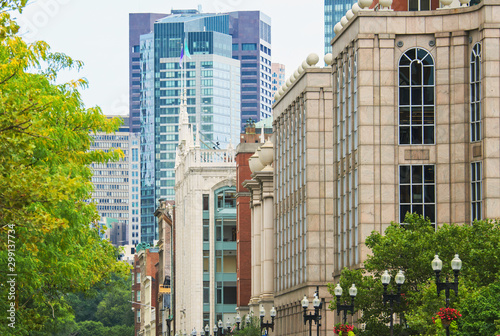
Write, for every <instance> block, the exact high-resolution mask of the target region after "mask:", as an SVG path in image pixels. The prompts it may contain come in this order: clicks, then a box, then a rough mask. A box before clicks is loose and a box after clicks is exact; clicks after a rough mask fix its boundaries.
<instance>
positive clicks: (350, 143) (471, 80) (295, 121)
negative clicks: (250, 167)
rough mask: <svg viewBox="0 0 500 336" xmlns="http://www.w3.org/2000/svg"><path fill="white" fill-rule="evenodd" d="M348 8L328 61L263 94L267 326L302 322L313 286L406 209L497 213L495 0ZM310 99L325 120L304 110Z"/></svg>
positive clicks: (499, 104) (463, 216)
mask: <svg viewBox="0 0 500 336" xmlns="http://www.w3.org/2000/svg"><path fill="white" fill-rule="evenodd" d="M354 14H355V15H354V16H353V17H352V18H351V19H350V20H348V21H347V22H343V23H342V25H341V27H340V28H341V29H340V30H339V31H338V33H337V35H336V37H335V38H334V39H333V40H332V56H328V57H325V61H326V63H327V64H331V65H332V67H331V68H330V69H328V70H325V69H314V68H313V69H306V70H305V71H302V72H303V73H302V74H299V76H297V78H295V76H293V77H292V78H291V79H290V80H289V81H288V82H287V84H286V85H285V87H284V88H283V89H282V90H281V91H279V93H278V96H277V99H276V104H275V105H274V118H275V127H274V128H275V133H276V143H275V162H274V177H275V179H276V180H275V188H276V189H275V201H274V204H275V211H276V212H275V219H274V224H275V244H276V246H275V247H276V253H275V288H274V290H275V292H274V304H275V306H276V307H277V310H278V314H277V327H276V329H277V331H276V333H275V334H277V335H299V334H301V333H303V330H302V329H300V328H301V326H302V325H303V322H302V315H301V312H302V311H301V308H300V303H299V301H300V299H301V298H302V296H303V295H304V294H305V295H307V296H308V297H309V300H311V297H312V291H313V287H312V286H311V285H313V284H314V282H315V281H318V282H323V283H326V282H338V278H339V276H340V271H341V270H342V268H344V267H350V268H356V267H362V263H363V261H364V260H365V259H366V255H367V254H368V253H369V250H368V249H367V248H366V246H365V244H364V242H365V239H366V237H367V236H368V235H370V233H371V232H372V231H378V232H384V230H385V229H386V228H387V226H388V225H389V224H390V222H391V221H399V222H401V221H403V219H404V216H405V214H406V213H407V212H416V213H419V214H422V215H425V216H426V217H428V218H429V219H430V220H431V222H432V223H434V224H435V225H436V226H439V225H442V224H443V223H450V222H454V223H471V222H473V221H474V220H475V219H482V218H498V217H500V191H499V190H500V188H499V187H500V126H499V125H500V116H499V111H500V99H499V98H500V70H499V69H500V56H499V55H500V2H499V1H492V0H485V1H483V2H481V3H480V4H478V5H474V6H470V7H468V6H467V7H461V8H443V9H440V10H434V11H420V12H418V11H417V12H408V11H384V10H379V11H373V10H360V11H357V12H356V13H354ZM303 69H304V66H302V70H303ZM299 70H300V69H299ZM324 71H326V73H325V72H324ZM299 72H300V71H299ZM322 76H327V77H328V79H327V80H325V79H322ZM322 82H324V83H322ZM328 83H332V87H331V88H332V92H331V93H329V92H328V87H329V86H328ZM320 87H323V89H320ZM321 92H323V94H321ZM314 95H316V98H313V97H314ZM321 109H324V111H325V113H324V117H325V118H326V117H327V116H330V117H331V119H328V118H326V119H325V120H324V121H322V122H318V121H316V120H315V119H310V118H311V117H310V116H309V114H311V113H314V112H317V113H318V115H322V114H321ZM305 114H307V117H305V118H304V115H305ZM313 125H314V126H313ZM301 127H302V129H301ZM315 130H318V132H315ZM302 132H304V133H303V134H302ZM292 144H293V145H292ZM318 145H319V147H318V148H322V146H323V147H324V149H322V150H316V151H315V152H314V153H313V152H311V151H310V150H311V149H313V148H314V147H316V146H318ZM304 147H305V148H307V151H305V152H303V148H304ZM323 153H324V154H323ZM304 154H305V155H304ZM300 155H304V157H303V158H301V157H300ZM291 158H293V160H292V159H291ZM302 161H303V162H304V167H305V169H304V168H302V166H301V162H302ZM311 164H317V167H314V165H311ZM297 165H298V166H297ZM302 169H304V170H303V171H302ZM301 174H302V178H301V177H300V176H301ZM304 178H305V184H304V182H303V181H304V180H303V179H304ZM312 179H318V181H316V182H314V180H312ZM321 179H323V180H321ZM322 185H324V187H322ZM304 186H305V190H303V191H302V190H301V188H303V187H304ZM315 194H319V197H318V198H317V200H314V197H315V196H314V195H315ZM311 198H313V199H311ZM301 202H303V203H304V205H305V206H304V207H303V208H302V209H303V210H302V212H301V211H300V210H301V208H300V207H298V205H301ZM295 208H298V210H296V209H295ZM314 209H317V210H319V211H322V212H323V213H317V214H316V213H313V212H312V211H314ZM312 214H314V215H313V216H312V217H311V215H312ZM282 218H283V221H282ZM309 218H311V219H309ZM316 230H317V231H318V232H315V231H316ZM282 247H283V248H282ZM325 251H331V253H324V252H325ZM323 256H324V258H323ZM331 256H333V258H331ZM322 258H323V259H322ZM301 262H302V264H301ZM314 263H318V265H317V268H318V269H317V270H315V271H314V272H313V271H312V270H313V269H315V268H314V267H315V266H314ZM310 270H311V271H310ZM323 274H324V275H325V276H324V277H325V280H323V279H320V277H321V276H323ZM296 275H297V276H296ZM294 281H295V282H294ZM320 297H325V298H326V300H327V301H328V300H331V299H332V298H331V296H330V295H329V294H327V293H326V292H322V291H321V288H320ZM335 315H336V314H335ZM336 322H339V320H338V319H337V318H336V317H335V318H334V316H333V315H332V316H331V319H330V317H328V315H327V317H326V320H325V319H324V320H323V321H322V324H328V325H330V326H331V325H332V324H333V323H336ZM313 328H314V326H313ZM322 328H323V326H322Z"/></svg>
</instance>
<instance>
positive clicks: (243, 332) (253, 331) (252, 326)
mask: <svg viewBox="0 0 500 336" xmlns="http://www.w3.org/2000/svg"><path fill="white" fill-rule="evenodd" d="M242 321H243V322H242V323H241V324H240V327H241V328H242V329H240V330H236V331H235V332H234V334H233V335H235V336H261V335H262V333H261V332H260V319H259V318H258V317H252V318H251V322H250V323H249V324H247V323H246V315H245V316H243V319H242Z"/></svg>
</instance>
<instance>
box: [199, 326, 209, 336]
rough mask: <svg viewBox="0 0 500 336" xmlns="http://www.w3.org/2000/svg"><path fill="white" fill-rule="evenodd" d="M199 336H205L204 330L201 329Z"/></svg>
mask: <svg viewBox="0 0 500 336" xmlns="http://www.w3.org/2000/svg"><path fill="white" fill-rule="evenodd" d="M200 336H205V330H203V328H201V331H200ZM207 336H210V335H207Z"/></svg>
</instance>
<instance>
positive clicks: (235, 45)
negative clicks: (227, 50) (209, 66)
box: [233, 43, 239, 51]
mask: <svg viewBox="0 0 500 336" xmlns="http://www.w3.org/2000/svg"><path fill="white" fill-rule="evenodd" d="M238 50H239V48H238V43H233V51H238Z"/></svg>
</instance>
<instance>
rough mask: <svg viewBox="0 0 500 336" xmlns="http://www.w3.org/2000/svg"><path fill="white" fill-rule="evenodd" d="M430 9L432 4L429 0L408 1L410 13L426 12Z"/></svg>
mask: <svg viewBox="0 0 500 336" xmlns="http://www.w3.org/2000/svg"><path fill="white" fill-rule="evenodd" d="M430 9H431V4H430V1H429V0H408V10H409V11H424V10H430Z"/></svg>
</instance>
